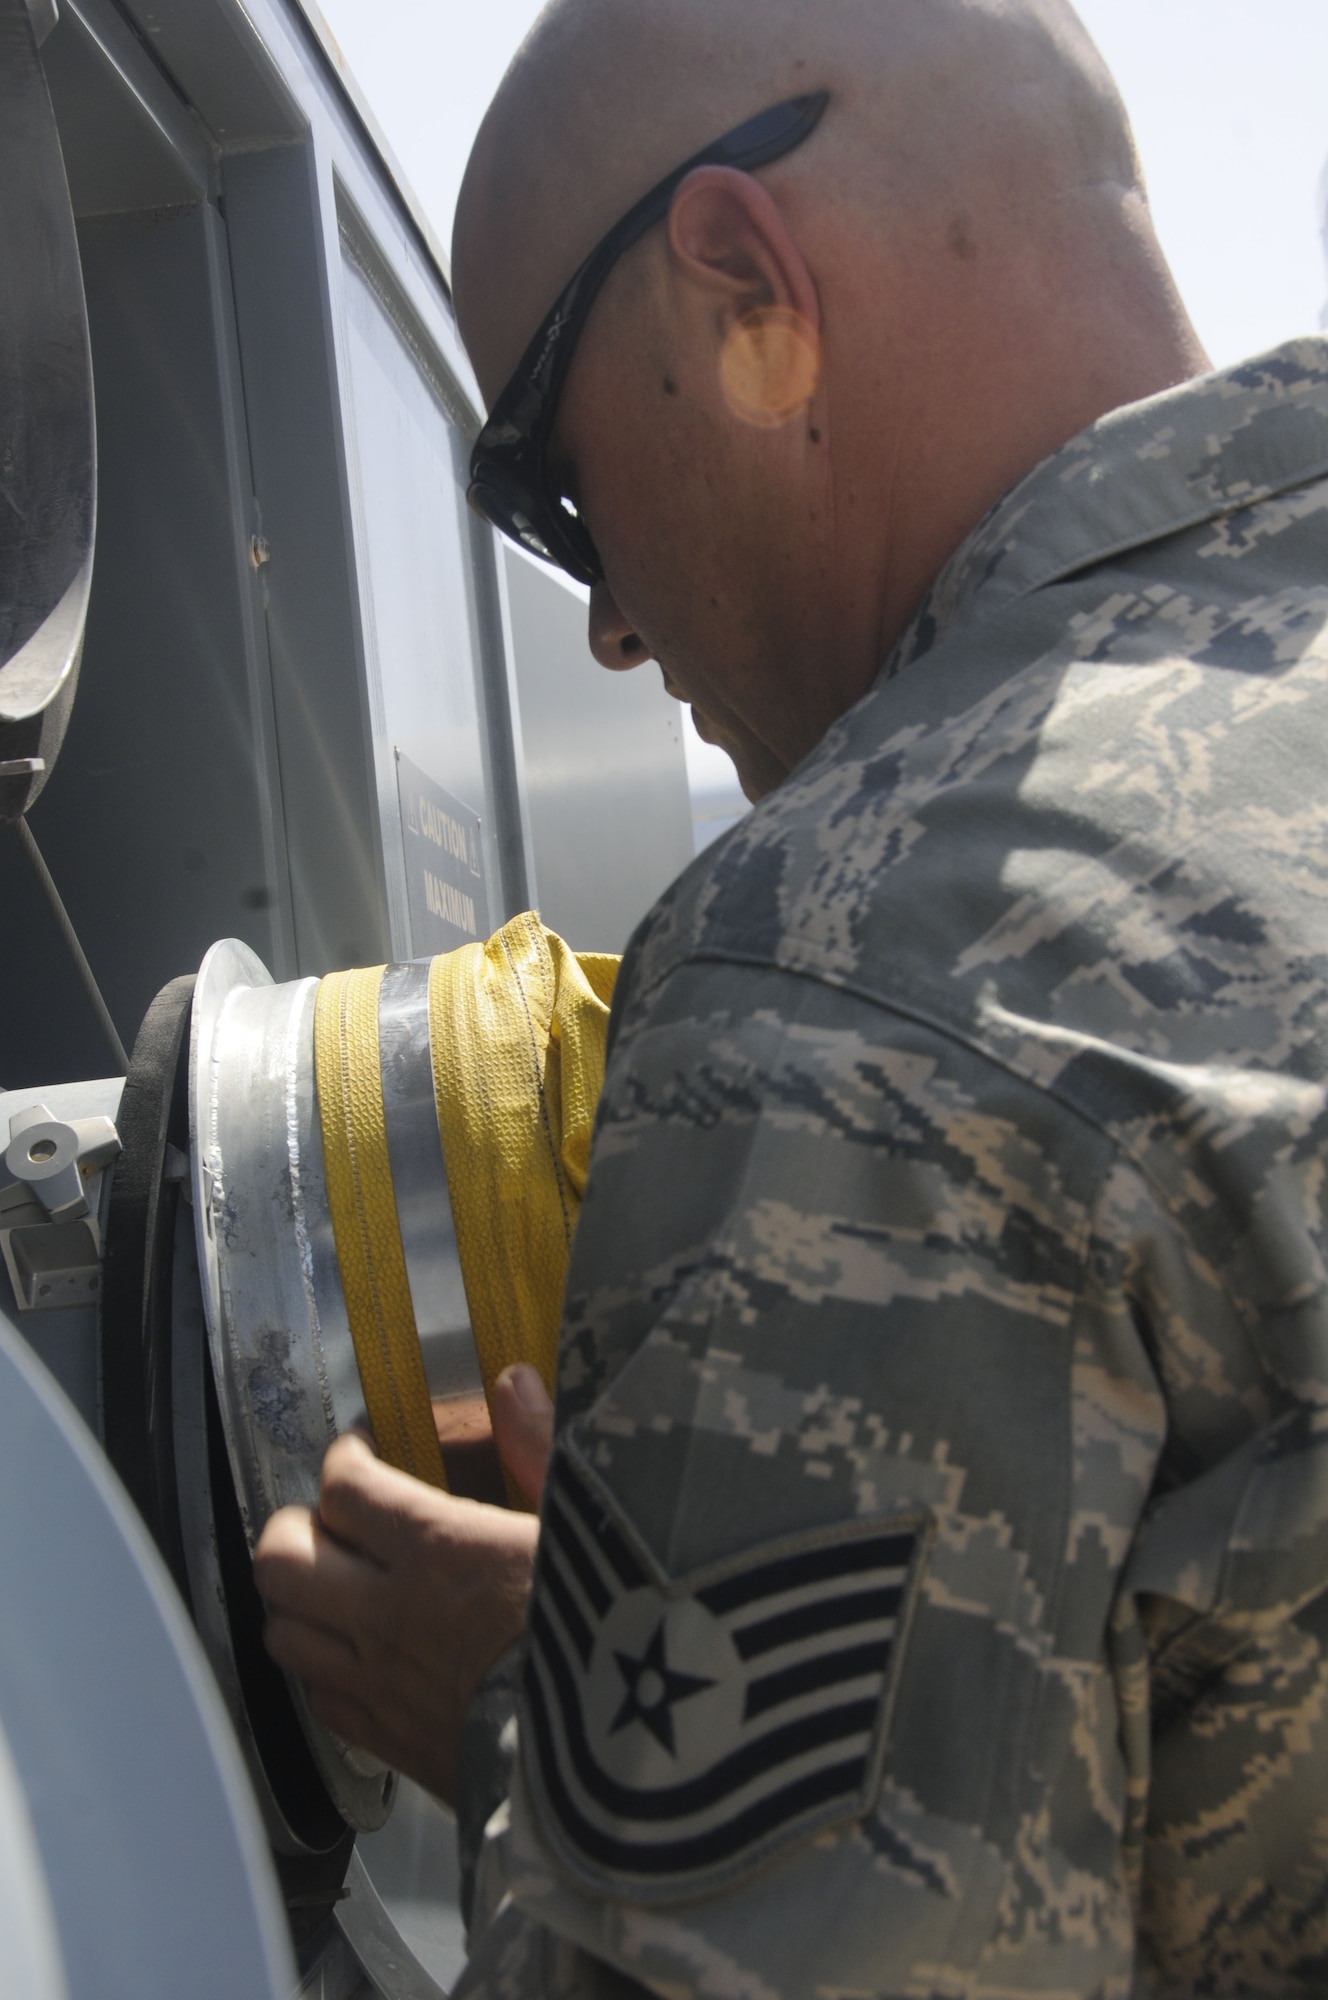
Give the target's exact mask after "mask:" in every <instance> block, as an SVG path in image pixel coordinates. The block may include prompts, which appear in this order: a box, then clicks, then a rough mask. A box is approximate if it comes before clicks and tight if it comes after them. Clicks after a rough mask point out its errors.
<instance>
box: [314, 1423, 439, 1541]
mask: <svg viewBox="0 0 1328 2000" xmlns="http://www.w3.org/2000/svg"><path fill="white" fill-rule="evenodd" d="M434 1497H435V1489H434V1488H433V1487H431V1486H425V1485H424V1484H423V1482H422V1481H420V1480H418V1479H412V1478H411V1477H410V1474H409V1473H406V1472H398V1471H397V1469H396V1467H395V1466H391V1465H384V1463H383V1461H382V1459H380V1458H377V1457H375V1455H374V1453H373V1451H372V1450H371V1449H370V1447H369V1446H368V1445H367V1444H366V1443H365V1441H364V1439H363V1438H361V1437H357V1436H356V1435H355V1433H354V1432H353V1431H352V1432H347V1434H346V1435H345V1436H344V1437H339V1438H337V1439H336V1441H335V1443H333V1444H332V1445H330V1446H329V1447H328V1452H327V1456H326V1457H325V1458H324V1460H323V1481H322V1486H321V1487H320V1489H319V1496H318V1513H319V1517H320V1519H321V1520H322V1522H323V1525H324V1527H326V1528H328V1529H330V1531H331V1532H332V1534H334V1535H335V1536H336V1537H337V1538H338V1540H339V1541H342V1542H346V1543H348V1544H349V1546H350V1547H351V1548H354V1549H362V1550H363V1551H364V1552H365V1554H366V1555H370V1556H372V1557H373V1558H374V1560H375V1562H379V1563H381V1564H383V1566H384V1567H385V1568H386V1567H387V1566H388V1565H389V1564H390V1563H391V1561H392V1558H393V1556H394V1555H395V1554H396V1551H397V1549H398V1546H399V1544H400V1541H401V1530H402V1527H403V1524H405V1523H410V1524H411V1525H413V1524H414V1523H415V1522H416V1521H417V1520H418V1519H420V1518H421V1517H422V1516H423V1515H424V1514H425V1513H427V1512H428V1510H429V1503H430V1501H431V1500H432V1499H433V1498H434Z"/></svg>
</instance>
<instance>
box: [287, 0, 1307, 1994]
mask: <svg viewBox="0 0 1328 2000" xmlns="http://www.w3.org/2000/svg"><path fill="white" fill-rule="evenodd" d="M455 282H456V300H457V308H458V313H459V316H460V322H461V327H462V330H463V333H464V336H465V339H466V342H467V345H468V347H469V349H470V352H471V354H472V356H473V357H474V362H475V366H476V369H477V372H478V375H479V378H480V382H481V384H482V386H483V389H484V392H485V395H486V397H487V398H488V400H489V406H490V421H489V424H488V426H487V427H486V430H485V432H484V434H483V435H482V437H481V439H480V441H479V444H478V445H477V447H476V452H475V457H474V465H473V472H474V488H473V497H474V500H475V502H476V504H477V505H478V506H480V507H481V508H482V509H483V510H484V511H485V512H486V513H487V514H488V515H489V517H490V518H491V519H492V520H494V521H495V522H496V523H497V524H498V525H499V526H501V527H502V528H503V529H504V531H505V532H508V533H510V534H512V535H514V536H515V537H516V538H517V539H519V540H520V541H522V542H523V543H524V544H525V546H526V547H528V548H529V549H531V550H532V551H533V552H534V553H536V554H537V555H541V556H543V557H545V558H547V559H552V560H555V561H558V562H561V563H562V564H563V565H564V566H565V567H566V568H567V569H568V570H569V571H570V572H571V574H573V575H574V576H576V577H578V578H579V579H580V580H581V581H582V582H584V583H587V584H589V585H590V586H591V599H590V635H591V646H592V649H593V651H594V653H595V655H596V657H597V658H598V659H599V660H600V662H601V663H602V664H603V665H604V666H606V667H610V668H612V669H615V670H617V669H622V668H630V667H636V666H637V665H639V664H640V663H641V662H643V661H645V660H647V659H654V660H655V661H657V662H658V663H659V666H660V668H661V669H662V671H663V674H664V677H665V681H666V684H667V685H668V687H669V688H670V689H671V690H672V691H673V692H674V693H675V694H676V695H677V696H678V697H679V698H680V699H682V700H685V701H688V702H690V703H691V704H692V706H693V712H694V714H695V716H696V720H697V724H698V727H699V728H700V729H701V731H702V733H703V735H705V736H707V737H709V738H711V739H712V740H714V741H716V742H718V743H721V744H722V745H723V746H724V747H725V749H727V750H728V751H729V752H730V753H731V754H732V756H733V758H734V761H735V763H736V764H737V767H738V770H739V773H740V775H741V777H742V781H743V784H744V786H745V788H746V789H747V791H748V793H749V795H750V796H751V797H752V798H753V799H754V800H755V801H757V802H758V803H757V806H756V810H755V811H754V812H753V813H752V814H751V815H750V817H749V818H748V819H747V820H746V821H744V822H743V823H742V824H741V825H740V826H739V827H738V828H736V829H735V830H734V831H733V832H732V833H731V834H730V835H729V836H728V837H727V839H726V840H724V841H722V842H721V843H719V844H718V845H717V846H716V847H715V848H713V849H711V850H710V851H709V852H707V853H706V854H705V855H704V856H702V857H701V858H700V859H699V860H698V861H697V862H696V864H695V865H694V866H693V867H692V868H691V869H690V870H689V871H688V872H687V874H685V875H684V876H683V877H682V879H681V881H680V882H679V883H677V884H676V885H675V887H674V888H673V889H672V890H671V891H670V892H669V894H668V895H667V896H665V898H664V899H663V900H662V902H661V903H660V904H659V905H658V906H657V908H656V909H655V910H654V911H653V912H652V913H651V915H650V916H649V917H648V918H647V920H646V922H645V923H644V925H643V926H642V928H641V930H640V931H639V932H638V934H637V936H636V938H635V940H634V942H633V945H632V948H631V950H630V952H629V954H628V958H627V961H626V963H625V965H624V968H623V974H622V978H621V982H620V985H619V989H618V997H617V1001H616V1008H615V1016H614V1023H613V1035H612V1044H611V1050H610V1060H609V1066H608V1073H607V1078H606V1083H605V1091H604V1098H603V1104H602V1109H601V1115H600V1124H599V1128H598V1136H597V1140H596V1147H595V1154H594V1159H593V1162H592V1168H591V1174H590V1182H589V1187H588V1190H587V1194H586V1200H585V1206H584V1210H583V1213H582V1218H581V1223H580V1227H579V1232H578V1235H577V1239H576V1243H575V1246H574V1250H573V1259H572V1267H571V1272H570V1277H569V1286H568V1295H567V1302H566V1312H565V1320H564V1328H563V1343H562V1359H561V1372H560V1382H559V1400H558V1410H557V1426H556V1441H555V1443H554V1447H553V1452H552V1459H551V1462H550V1466H549V1472H548V1482H547V1485H546V1487H545V1490H544V1502H543V1510H542V1530H541V1539H540V1542H539V1550H538V1556H536V1529H535V1526H534V1523H533V1520H531V1519H530V1518H529V1517H526V1516H520V1515H516V1514H504V1513H502V1512H501V1511H499V1510H491V1509H485V1508H481V1507H475V1506H468V1505H467V1504H466V1503H465V1502H461V1501H455V1500H448V1499H446V1498H442V1497H436V1496H433V1495H432V1494H426V1493H425V1492H424V1491H423V1489H419V1488H415V1487H413V1486H412V1485H411V1483H410V1482H409V1481H406V1480H405V1479H403V1478H402V1477H401V1476H399V1475H397V1474H394V1473H391V1472H389V1471H388V1470H386V1469H385V1468H383V1467H381V1466H378V1465H377V1464H376V1462H375V1461H374V1460H373V1458H372V1456H371V1455H370V1454H369V1452H368V1451H367V1449H365V1448H364V1447H362V1446H360V1445H359V1444H357V1443H356V1442H355V1441H343V1442H342V1443H341V1444H340V1445H339V1446H338V1447H336V1448H335V1451H334V1454H333V1455H332V1456H331V1457H330V1458H329V1464H328V1474H327V1479H326V1482H325V1492H324V1502H323V1508H322V1514H321V1518H320V1519H318V1520H315V1519H312V1518H311V1517H308V1516H304V1517H298V1516H296V1517H280V1518H279V1520H278V1522H277V1523H275V1524H274V1525H273V1528H272V1529H270V1530H269V1535H268V1537H267V1538H266V1539H265V1542H264V1546H263V1549H262V1551H261V1552H260V1579H261V1581H262V1584H263V1588H264V1590H265V1591H266V1592H267V1594H268V1596H269V1598H270V1599H271V1601H272V1602H273V1604H274V1606H275V1607H276V1608H275V1610H274V1615H273V1620H272V1630H271V1640H270V1643H271V1644H272V1646H273V1650H274V1651H275V1652H276V1653H277V1656H278V1657H279V1658H281V1659H282V1660H283V1661H284V1662H285V1663H286V1664H287V1665H288V1666H289V1667H291V1668H292V1669H293V1670H295V1671H297V1672H300V1673H302V1674H304V1675H305V1677H306V1678H307V1680H308V1681H309V1683H310V1685H311V1688H312V1690H313V1702H314V1706H315V1709H316V1710H317V1712H319V1713H320V1714H322V1715H323V1716H324V1717H325V1719H327V1720H328V1721H329V1722H330V1723H331V1724H332V1725H333V1726H335V1727H338V1728H341V1729H342V1730H343V1731H344V1732H345V1733H346V1734H348V1735H350V1736H352V1737H354V1738H355V1739H356V1740H360V1741H363V1742H365V1743H366V1744H368V1745H369V1746H370V1747H371V1748H374V1749H377V1750H379V1751H381V1752H382V1753H384V1754H386V1755H389V1756H392V1757H394V1758H396V1759H397V1760H398V1761H400V1762H401V1763H403V1764H404V1765H405V1766H406V1768H408V1769H411V1770H413V1771H414V1772H415V1773H416V1774H417V1775H419V1776H421V1777H422V1778H423V1779H424V1781H425V1782H427V1783H431V1784H433V1785H434V1786H435V1788H436V1789H438V1790H440V1791H442V1792H444V1793H445V1794H446V1795H448V1796H456V1797H457V1798H458V1802H459V1807H460V1810H461V1813H462V1817H463V1821H465V1820H469V1821H470V1822H476V1821H479V1820H483V1819H485V1818H486V1816H487V1828H486V1830H485V1833H484V1851H483V1854H482V1857H481V1861H480V1867H479V1877H478V1890H477V1897H476V1907H475V1915H474V1923H473V1928H472V1954H473V1955H472V1962H471V1968H470V1971H469V1973H468V1975H467V1981H466V1984H465V1991H466V1992H467V1993H468V1994H475V1995H479V1994H486V1995H487V1994H492V1995H494V1996H499V1995H502V1996H513V2000H517V1996H519V1997H520V2000H527V1997H528V1996H531V1997H532V2000H533V1996H536V1995H541V1994H567V1995H574V1994H575V1995H580V1994H583V1993H584V1994H589V1993H591V1992H595V1993H599V1992H605V1993H610V1992H632V1991H639V1990H642V1989H644V1990H646V1991H648V1992H651V1993H655V1994H659V1995H662V1996H669V2000H672V1996H675V1995H685V1994H712V1995H716V1996H726V2000H727V1996H734V2000H737V1996H743V2000H765V1996H773V1995H779V1996H794V1995H798V1996H801V1995H810V1994H817V1995H827V1996H829V1995H849V1994H852V1995H875V1996H886V1995H889V1996H905V1995H908V1996H916V1997H917V2000H920V1996H932V1995H945V1996H960V1995H962V1996H964V2000H982V1996H991V2000H995V1996H998V1995H999V1996H1003V2000H1012V1996H1033V1995H1039V1996H1051V1995H1055V1996H1058V2000H1059V1997H1061V1996H1063V1997H1064V2000H1069V1996H1083V1997H1084V2000H1087V1996H1096V2000H1107V1997H1108V1996H1115V1997H1116V2000H1124V1996H1126V1995H1137V1996H1143V1995H1167V1996H1181V1995H1198V1994H1214V1995H1218V1994H1222V1995H1225V1994H1233V1995H1234V1994H1258V1995H1289V1994H1311V1993H1314V1994H1322V1993H1323V1992H1324V1991H1325V1990H1328V1893H1326V1892H1325V1887H1324V1883H1325V1879H1326V1876H1328V1451H1326V1450H1325V1445H1326V1443H1328V1279H1326V1276H1325V1250H1326V1248H1328V1246H1326V1245H1325V1227H1324V1199H1325V1192H1324V1191H1325V1185H1326V1177H1325V1172H1324V1159H1325V1138H1328V1095H1326V1093H1325V1079H1326V1077H1328V1032H1326V1031H1325V1025H1324V1024H1325V1022H1328V986H1326V980H1328V864H1326V863H1325V844H1324V826H1325V818H1324V807H1325V792H1326V791H1328V347H1326V346H1325V344H1324V343H1323V342H1320V341H1312V340H1306V341H1302V342H1298V343H1295V344H1293V345H1291V346H1289V347H1286V348H1283V349H1281V350H1280V351H1278V352H1277V353H1274V354H1272V355H1270V356H1267V357H1264V358H1263V359H1262V360H1260V361H1258V362H1255V363H1250V364H1248V365H1247V366H1245V367H1244V368H1240V369H1236V370H1232V371H1228V372H1227V373H1225V374H1217V375H1213V374H1210V373H1207V372H1206V371H1207V363H1206V361H1205V359H1204V356H1203V354H1202V352H1201V350H1200V348H1199V345H1198V342H1197V340H1196V338H1195V336H1194V333H1193V331H1192V329H1191V328H1190V326H1189V324H1188V321H1187V319H1186V316H1185V313H1184V311H1183V309H1182V306H1181V304H1180V302H1179V300H1178V298H1177V295H1176V292H1175V289H1174V286H1173V284H1172V281H1171V279H1170V277H1169V275H1168V272H1167V269H1166V265H1165V263H1164V261H1163V258H1162V256H1161V253H1160V251H1159V249H1158V246H1157V243H1156V239H1155V237H1154V234H1153V230H1152V225H1151V222H1150V218H1149V213H1148V207H1147V202H1146V199H1145V194H1144V189H1143V185H1142V181H1141V178H1140V174H1139V168H1138V163H1137V160H1136V157H1135V152H1134V147H1133V144H1132V141H1131V138H1130V134H1129V129H1128V125H1127V123H1126V119H1125V116H1124V113H1123V111H1122V109H1121V106H1120V103H1119V101H1118V99H1117V97H1116V94H1115V91H1114V89H1113V87H1112V85H1111V82H1110V79H1109V78H1108V76H1107V74H1106V73H1105V71H1104V69H1103V67H1102V64H1101V62H1100V60H1099V58H1098V57H1097V55H1096V53H1095V52H1094V50H1093V48H1092V47H1091V45H1090V43H1089V42H1088V40H1087V39H1086V37H1085V36H1084V34H1083V31H1082V29H1081V28H1080V26H1079V24H1078V22H1077V21H1076V19H1075V17H1074V16H1073V15H1072V13H1071V12H1070V11H1069V9H1068V8H1067V7H1065V6H1063V5H1061V4H1059V0H817V4H816V5H814V6H810V5H808V4H806V0H651V4H650V5H648V6H645V5H641V4H640V0H555V4H554V5H552V6H550V7H549V8H548V9H547V10H546V12H545V13H544V14H543V15H542V16H541V17H540V20H539V22H538V23H537V25H536V27H535V29H534V31H533V33H532V35H531V36H530V38H529V40H528V41H527V43H526V44H525V46H524V48H523V49H522V51H521V52H520V54H519V56H518V58H517V60H516V62H515V63H514V65H513V67H512V69H511V71H510V73H509V75H508V77H507V78H506V80H505V82H504V83H503V86H502V88H501V90H500V91H499V93H498V96H497V98H496V100H495V102H494V105H493V107H492V109H491V110H490V113H489V115H488V118H487V120H486V122H485V125H484V127H483V129H482V131H481V133H480V136H479V139H478V141H477V143H476V146H475V151H474V154H473V157H472V160H471V164H470V169H469V172H468V175H467V179H466V184H465V188H464V191H463V195H462V200H461V205H460V208H459V211H458V218H457V231H456V244H455ZM495 1418H496V1424H497V1428H498V1433H499V1438H500V1443H501V1444H502V1445H503V1447H504V1449H505V1450H506V1452H507V1454H508V1457H509V1461H510V1463H511V1464H512V1465H513V1467H514V1468H516V1470H517V1472H518V1476H519V1478H520V1479H521V1481H522V1482H524V1484H525V1485H526V1488H527V1490H528V1491H530V1492H532V1493H533V1492H534V1491H535V1490H536V1489H537V1488H538V1485H539V1482H540V1479H541V1476H542V1474H543V1469H544V1459H545V1455H546V1444H547V1440H546V1439H545V1438H543V1437H542V1434H541V1426H543V1425H545V1424H546V1420H547V1413H546V1412H545V1411H544V1410H543V1408H542V1406H541V1403H540V1399H539V1396H538V1394H537V1393H536V1392H535V1390H534V1388H533V1385H532V1384H531V1382H530V1381H529V1380H528V1379H527V1378H523V1377H521V1376H519V1375H518V1376H515V1377H513V1378H511V1379H509V1380H508V1381H507V1382H506V1383H505V1384H504V1386H503V1388H502V1391H501V1393H500V1396H499V1398H498V1403H497V1407H496V1411H495ZM532 1562H534V1563H535V1565H536V1566H535V1572H534V1584H533V1591H532V1592H531V1594H530V1596H529V1604H528V1609H527V1610H526V1616H525V1619H524V1624H523V1621H522V1613H523V1607H526V1600H527V1589H528V1582H529V1577H530V1570H531V1564H532ZM514 1705H515V1708H514V1713H513V1707H514ZM463 1723H464V1725H465V1727H464V1730H463ZM500 1734H501V1737H502V1742H503V1744H504V1746H505V1748H506V1751H507V1753H508V1755H509V1758H510V1763H511V1770H510V1786H509V1787H508V1791H509V1795H508V1796H507V1797H506V1798H505V1799H503V1800H502V1802H501V1803H499V1802H498V1799H497V1798H496V1797H495V1796H491V1795H489V1794H488V1793H487V1792H486V1782H487V1780H486V1777H485V1770H486V1759H487V1761H488V1763H489V1765H490V1766H491V1764H492V1756H491V1753H492V1750H493V1746H494V1743H495V1742H496V1740H497V1739H498V1737H499V1735H500ZM458 1758H459V1759H460V1776H459V1777H458ZM495 1806H496V1808H497V1809H496V1810H493V1811H492V1812H491V1816H490V1809H491V1808H493V1807H495Z"/></svg>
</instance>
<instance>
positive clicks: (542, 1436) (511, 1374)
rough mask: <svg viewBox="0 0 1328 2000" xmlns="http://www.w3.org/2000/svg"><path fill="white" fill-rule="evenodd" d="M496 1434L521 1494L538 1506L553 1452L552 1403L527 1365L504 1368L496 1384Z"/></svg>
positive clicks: (494, 1396)
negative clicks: (550, 1454) (550, 1455)
mask: <svg viewBox="0 0 1328 2000" xmlns="http://www.w3.org/2000/svg"><path fill="white" fill-rule="evenodd" d="M493 1435H494V1442H495V1444H496V1445H497V1447H498V1456H499V1458H500V1459H501V1460H502V1462H503V1465H504V1466H505V1467H506V1469H507V1471H508V1473H509V1474H510V1475H511V1477H512V1479H513V1480H514V1481H515V1483H516V1485H517V1487H518V1489H519V1491H520V1492H521V1493H522V1494H523V1495H524V1497H525V1498H526V1499H527V1500H528V1501H529V1502H530V1504H531V1506H532V1507H535V1506H538V1505H539V1497H540V1494H541V1493H542V1492H543V1490H544V1475H545V1473H546V1471H547V1470H548V1465H549V1453H550V1452H551V1451H552V1450H553V1404H552V1403H551V1402H550V1400H549V1394H548V1391H547V1390H546V1389H545V1387H544V1384H543V1382H541V1380H540V1378H539V1374H538V1371H537V1370H536V1369H534V1368H532V1367H531V1366H530V1364H529V1363H528V1362H525V1361H518V1362H516V1363H515V1364H514V1366H512V1367H511V1368H504V1370H503V1372H502V1374H501V1375H500V1376H499V1377H498V1380H497V1381H496V1382H495V1383H494V1385H493Z"/></svg>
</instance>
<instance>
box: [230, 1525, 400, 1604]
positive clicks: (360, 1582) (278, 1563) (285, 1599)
mask: <svg viewBox="0 0 1328 2000" xmlns="http://www.w3.org/2000/svg"><path fill="white" fill-rule="evenodd" d="M380 1577H381V1572H380V1571H379V1570H378V1569H377V1568H376V1566H375V1565H373V1564H372V1563H370V1562H368V1561H366V1559H365V1558H364V1557H363V1556H362V1555H357V1554H355V1553H354V1551H353V1550H351V1549H348V1548H345V1547H343V1546H342V1544H341V1542H340V1541H338V1540H336V1539H335V1538H334V1537H333V1536H332V1535H330V1534H329V1533H328V1532H327V1530H326V1528H325V1527H324V1526H323V1524H322V1522H321V1521H320V1520H319V1519H318V1516H317V1515H316V1514H314V1513H311V1511H310V1510H309V1508H308V1507H283V1508H282V1509H281V1511H280V1512H279V1513H277V1514H274V1515H273V1516H272V1519H271V1520H270V1521H269V1522H268V1524H267V1526H266V1527H265V1528H264V1530H263V1532H262V1534H261V1535H260V1536H259V1539H258V1547H257V1548H256V1549H255V1550H254V1581H255V1583H256V1584H257V1585H258V1592H259V1595H260V1597H262V1599H263V1600H264V1602H265V1603H266V1604H268V1605H269V1606H271V1607H273V1608H275V1609H277V1610H281V1611H288V1612H291V1613H292V1614H293V1615H294V1616H296V1617H297V1618H304V1619H306V1620H308V1621H310V1622H312V1623H313V1624H315V1625H320V1626H322V1627H323V1628H324V1629H325V1630H328V1631H336V1630H342V1631H344V1630H346V1629H347V1628H348V1627H351V1626H353V1625H354V1624H355V1622H356V1621H357V1620H358V1619H359V1618H361V1617H362V1616H363V1614H364V1609H365V1602H366V1599H367V1598H369V1597H370V1596H371V1595H372V1594H373V1590H374V1586H375V1584H376V1583H377V1582H378V1581H379V1579H380Z"/></svg>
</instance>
